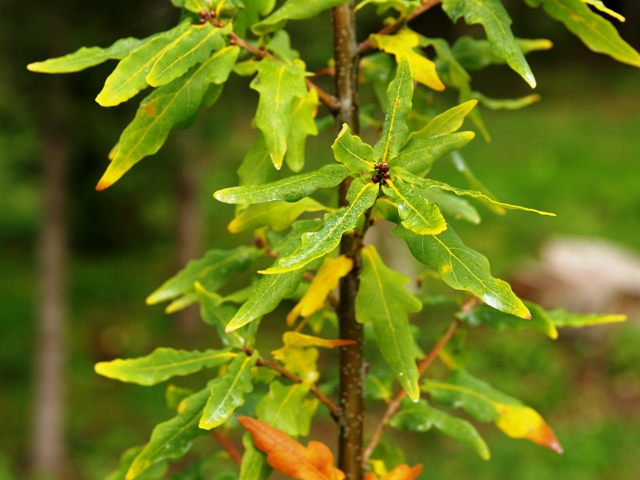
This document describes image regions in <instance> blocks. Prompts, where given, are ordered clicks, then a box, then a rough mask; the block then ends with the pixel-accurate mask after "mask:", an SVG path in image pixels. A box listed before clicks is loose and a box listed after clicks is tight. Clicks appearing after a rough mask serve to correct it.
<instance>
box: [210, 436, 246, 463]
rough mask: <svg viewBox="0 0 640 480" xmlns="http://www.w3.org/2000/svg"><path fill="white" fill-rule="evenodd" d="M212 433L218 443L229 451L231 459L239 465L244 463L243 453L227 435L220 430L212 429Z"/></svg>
mask: <svg viewBox="0 0 640 480" xmlns="http://www.w3.org/2000/svg"><path fill="white" fill-rule="evenodd" d="M211 435H213V436H214V438H215V439H216V440H218V443H220V445H221V446H222V447H223V448H224V449H225V450H226V451H227V453H228V454H229V456H230V457H231V459H232V460H233V461H234V462H236V463H237V464H238V465H241V464H242V455H240V453H239V452H238V450H236V447H234V446H233V444H232V443H231V442H230V441H229V439H228V438H227V437H225V436H224V435H223V434H221V433H220V432H219V431H218V430H212V431H211Z"/></svg>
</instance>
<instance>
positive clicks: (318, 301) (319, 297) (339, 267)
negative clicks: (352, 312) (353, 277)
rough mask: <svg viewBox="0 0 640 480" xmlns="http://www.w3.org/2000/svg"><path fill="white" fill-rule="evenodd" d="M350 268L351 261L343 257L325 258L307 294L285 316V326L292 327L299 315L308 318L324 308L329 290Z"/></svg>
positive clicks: (351, 265)
mask: <svg viewBox="0 0 640 480" xmlns="http://www.w3.org/2000/svg"><path fill="white" fill-rule="evenodd" d="M352 267H353V260H351V259H350V258H348V257H346V256H345V255H340V256H339V257H338V258H329V257H326V258H325V259H324V263H323V264H322V266H321V267H320V269H319V270H318V273H316V276H315V278H314V279H313V282H311V285H310V286H309V289H308V290H307V292H306V293H305V294H304V296H303V297H302V298H301V299H300V301H299V302H298V304H297V305H296V306H295V307H294V308H293V310H291V312H289V315H287V325H289V326H291V325H293V324H294V322H295V321H296V320H297V318H298V317H299V316H301V315H302V316H303V317H304V318H307V317H310V316H311V315H313V314H314V313H315V312H317V311H318V310H320V309H321V308H322V307H324V302H325V300H326V299H327V297H328V296H329V293H330V292H331V290H333V289H334V288H336V287H337V286H338V281H339V280H340V279H341V278H342V277H344V276H345V275H346V274H347V273H349V272H350V271H351V268H352Z"/></svg>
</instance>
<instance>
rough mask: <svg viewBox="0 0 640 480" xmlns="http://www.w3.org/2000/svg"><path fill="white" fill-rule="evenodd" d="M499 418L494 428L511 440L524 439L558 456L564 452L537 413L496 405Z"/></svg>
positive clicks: (510, 406) (515, 406)
mask: <svg viewBox="0 0 640 480" xmlns="http://www.w3.org/2000/svg"><path fill="white" fill-rule="evenodd" d="M496 409H497V411H498V413H499V414H500V418H499V419H498V420H497V421H496V426H497V427H498V428H499V429H500V430H502V431H503V432H504V433H506V434H507V435H508V436H510V437H512V438H526V439H527V440H530V441H532V442H533V443H536V444H538V445H540V446H542V447H545V448H548V449H550V450H553V451H554V452H556V453H558V454H560V453H563V452H564V450H563V449H562V446H561V445H560V442H559V441H558V439H557V437H556V434H555V433H554V432H553V430H552V429H551V427H550V426H549V425H548V424H547V422H545V421H544V419H543V418H542V417H541V416H540V414H539V413H538V412H536V411H535V410H534V409H532V408H530V407H525V406H520V405H505V404H497V405H496Z"/></svg>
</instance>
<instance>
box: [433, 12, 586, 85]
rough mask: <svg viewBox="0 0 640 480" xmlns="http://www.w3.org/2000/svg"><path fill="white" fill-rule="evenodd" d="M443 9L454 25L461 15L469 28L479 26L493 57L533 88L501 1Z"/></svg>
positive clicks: (534, 81) (529, 70) (532, 81)
mask: <svg viewBox="0 0 640 480" xmlns="http://www.w3.org/2000/svg"><path fill="white" fill-rule="evenodd" d="M578 1H579V0H578ZM442 8H443V9H444V11H445V12H446V13H447V15H449V18H451V19H452V20H453V21H456V20H457V19H458V18H460V17H461V16H463V15H464V19H465V21H466V22H467V24H468V25H472V24H482V26H483V27H484V29H485V32H486V34H487V38H488V39H489V42H491V47H492V49H493V53H495V54H496V55H497V56H499V57H501V58H504V59H505V61H506V62H507V63H508V64H509V66H510V67H511V68H512V69H513V70H515V71H516V72H518V73H519V74H520V75H521V76H522V78H524V79H525V80H526V81H527V83H528V84H529V85H531V88H535V86H536V79H535V78H534V76H533V73H532V72H531V68H529V64H528V63H527V61H526V60H525V58H524V55H523V53H522V50H520V46H519V45H518V42H516V39H515V37H514V36H513V33H512V32H511V27H510V25H511V18H510V17H509V14H508V13H507V11H506V10H505V8H504V7H503V6H502V3H500V0H443V2H442Z"/></svg>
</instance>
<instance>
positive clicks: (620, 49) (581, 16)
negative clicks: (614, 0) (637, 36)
mask: <svg viewBox="0 0 640 480" xmlns="http://www.w3.org/2000/svg"><path fill="white" fill-rule="evenodd" d="M541 3H542V5H543V6H544V9H545V11H546V12H547V13H548V14H549V16H551V17H553V18H555V19H556V20H559V21H561V22H562V23H564V25H565V26H566V27H567V28H568V29H569V30H570V31H571V32H572V33H574V34H575V35H577V36H578V37H580V40H582V42H583V43H584V44H585V45H586V46H587V47H588V48H589V49H591V50H593V51H594V52H598V53H605V54H607V55H609V56H611V57H613V58H615V59H616V60H618V61H619V62H622V63H628V64H629V65H633V66H635V67H640V54H639V53H638V52H637V51H636V50H635V49H634V48H633V47H632V46H631V45H629V44H628V43H627V42H625V41H624V40H623V39H622V38H621V37H620V35H619V34H618V31H617V30H616V29H615V27H614V26H613V25H611V23H610V22H608V21H607V20H605V19H604V18H602V17H601V16H600V15H598V14H597V13H595V12H593V11H591V9H590V8H589V7H588V6H587V5H586V4H585V2H583V1H582V0H534V1H532V2H531V4H533V5H535V6H538V5H540V4H541Z"/></svg>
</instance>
